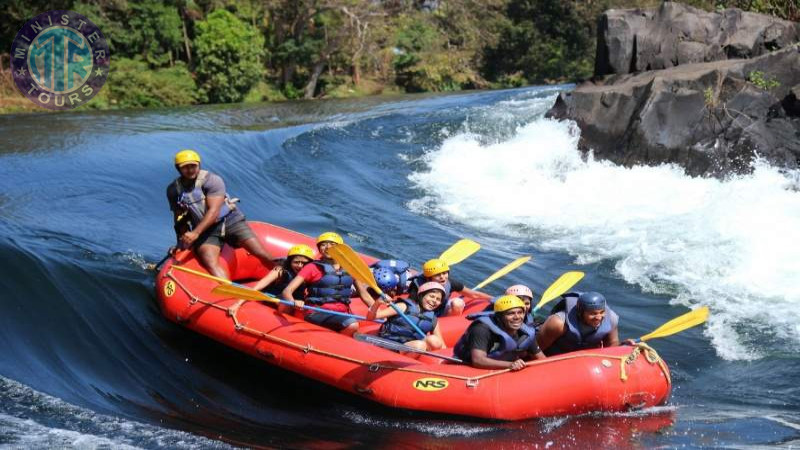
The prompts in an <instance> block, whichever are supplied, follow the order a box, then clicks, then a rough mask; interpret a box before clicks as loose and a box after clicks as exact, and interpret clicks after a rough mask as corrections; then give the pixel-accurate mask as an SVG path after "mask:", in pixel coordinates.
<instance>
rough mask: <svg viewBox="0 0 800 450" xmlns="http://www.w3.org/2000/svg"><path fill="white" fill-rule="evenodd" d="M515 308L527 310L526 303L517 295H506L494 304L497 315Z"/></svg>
mask: <svg viewBox="0 0 800 450" xmlns="http://www.w3.org/2000/svg"><path fill="white" fill-rule="evenodd" d="M514 308H522V309H523V310H524V309H525V302H523V301H522V299H521V298H519V297H517V296H516V295H504V296H502V297H500V298H498V299H497V300H495V302H494V312H496V313H502V312H506V311H508V310H509V309H514Z"/></svg>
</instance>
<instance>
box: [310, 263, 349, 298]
mask: <svg viewBox="0 0 800 450" xmlns="http://www.w3.org/2000/svg"><path fill="white" fill-rule="evenodd" d="M312 263H313V264H316V265H317V267H319V269H320V270H321V271H322V272H323V275H322V278H320V279H319V281H317V282H316V283H314V284H311V285H309V286H307V287H306V299H305V301H306V302H308V303H311V304H314V305H324V304H326V303H344V304H345V305H349V304H350V296H351V295H352V294H353V291H352V288H353V277H351V276H350V274H348V273H347V272H345V271H344V269H341V268H340V269H339V270H338V271H337V270H335V269H334V268H333V265H332V264H329V263H327V262H324V261H313V262H312Z"/></svg>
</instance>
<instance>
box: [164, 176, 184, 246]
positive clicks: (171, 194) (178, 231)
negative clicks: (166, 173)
mask: <svg viewBox="0 0 800 450" xmlns="http://www.w3.org/2000/svg"><path fill="white" fill-rule="evenodd" d="M177 192H178V191H177V189H176V188H175V184H174V183H170V184H169V186H167V203H168V204H169V210H170V211H172V224H173V229H174V230H175V241H176V243H177V244H180V243H181V236H183V234H184V233H186V232H187V231H189V221H188V220H187V217H186V211H182V210H181V209H180V208H178V205H177V202H178V193H177Z"/></svg>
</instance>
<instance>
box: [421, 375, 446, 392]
mask: <svg viewBox="0 0 800 450" xmlns="http://www.w3.org/2000/svg"><path fill="white" fill-rule="evenodd" d="M449 384H450V383H448V382H447V380H445V379H443V378H419V379H417V380H414V383H412V386H414V389H416V390H418V391H427V392H431V391H441V390H442V389H445V388H447V386H448V385H449Z"/></svg>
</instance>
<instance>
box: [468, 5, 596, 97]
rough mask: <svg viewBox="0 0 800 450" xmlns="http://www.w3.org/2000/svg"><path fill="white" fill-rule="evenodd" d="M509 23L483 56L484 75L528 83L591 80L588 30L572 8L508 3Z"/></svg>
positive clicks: (591, 49) (591, 47) (585, 19)
mask: <svg viewBox="0 0 800 450" xmlns="http://www.w3.org/2000/svg"><path fill="white" fill-rule="evenodd" d="M507 11H508V12H507V15H508V17H509V18H510V22H509V23H508V24H506V26H505V27H504V29H503V30H502V31H501V33H500V39H499V41H498V43H497V45H496V46H493V47H490V48H488V49H487V51H486V62H485V65H484V68H483V69H484V73H485V74H486V76H487V77H488V78H489V79H492V80H498V79H501V78H502V77H503V76H504V75H505V76H507V75H510V74H514V73H516V72H521V73H522V75H523V77H524V78H525V79H526V80H527V82H528V83H534V84H539V83H542V82H548V81H561V80H565V79H567V80H575V79H579V78H585V77H588V76H590V75H591V70H592V65H593V61H592V54H591V53H592V52H593V50H594V45H593V41H592V38H591V36H590V34H589V29H590V28H591V27H589V26H587V24H586V21H587V20H592V21H594V20H596V19H595V18H589V17H581V16H579V15H578V14H577V12H576V10H575V8H574V6H573V3H572V2H564V1H561V0H512V1H511V2H510V3H509V5H508V10H507Z"/></svg>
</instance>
